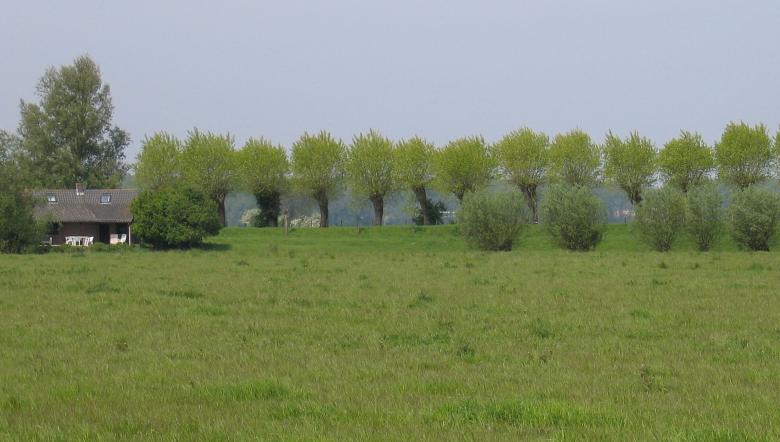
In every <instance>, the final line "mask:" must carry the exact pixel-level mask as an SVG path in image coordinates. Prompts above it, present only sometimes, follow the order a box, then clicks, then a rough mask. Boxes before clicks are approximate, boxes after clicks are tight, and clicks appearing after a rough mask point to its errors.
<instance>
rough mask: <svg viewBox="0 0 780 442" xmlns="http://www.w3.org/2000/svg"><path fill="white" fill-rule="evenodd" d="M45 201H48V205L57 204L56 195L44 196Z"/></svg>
mask: <svg viewBox="0 0 780 442" xmlns="http://www.w3.org/2000/svg"><path fill="white" fill-rule="evenodd" d="M46 199H47V200H49V202H50V203H56V202H57V195H55V194H53V193H50V194H48V195H46Z"/></svg>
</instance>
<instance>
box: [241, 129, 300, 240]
mask: <svg viewBox="0 0 780 442" xmlns="http://www.w3.org/2000/svg"><path fill="white" fill-rule="evenodd" d="M238 170H239V177H240V181H241V187H242V188H243V189H244V190H246V191H247V192H249V193H251V194H252V195H254V196H255V200H256V201H257V205H258V206H259V207H260V216H261V217H262V219H263V224H264V225H266V226H269V227H277V226H278V225H279V213H280V211H281V204H282V193H283V192H285V190H286V189H287V186H288V180H289V176H288V175H289V173H290V161H289V160H288V159H287V152H286V151H285V150H284V147H282V146H275V145H274V144H273V143H271V142H270V141H268V140H266V139H263V138H260V139H257V138H251V139H249V141H247V142H246V144H245V145H244V147H243V148H242V149H241V150H240V151H239V152H238Z"/></svg>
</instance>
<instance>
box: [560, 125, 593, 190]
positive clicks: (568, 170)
mask: <svg viewBox="0 0 780 442" xmlns="http://www.w3.org/2000/svg"><path fill="white" fill-rule="evenodd" d="M600 164H601V152H600V149H599V146H598V145H596V144H595V143H593V141H592V140H591V138H590V135H588V134H587V133H585V132H583V131H582V130H580V129H574V130H572V131H570V132H569V133H566V134H558V135H556V136H555V138H554V139H553V142H552V144H551V145H550V173H551V175H553V176H554V177H556V178H557V179H559V180H561V181H563V182H565V183H567V184H571V185H579V186H591V185H593V184H595V183H596V182H597V181H598V179H599V166H600Z"/></svg>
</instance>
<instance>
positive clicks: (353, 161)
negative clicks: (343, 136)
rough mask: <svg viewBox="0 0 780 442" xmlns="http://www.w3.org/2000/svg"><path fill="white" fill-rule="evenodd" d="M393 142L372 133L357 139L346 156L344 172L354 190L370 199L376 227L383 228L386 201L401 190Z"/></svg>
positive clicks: (355, 138)
mask: <svg viewBox="0 0 780 442" xmlns="http://www.w3.org/2000/svg"><path fill="white" fill-rule="evenodd" d="M395 158H396V156H395V147H394V146H393V143H392V141H390V140H389V139H387V138H385V137H383V136H382V135H380V134H379V133H378V132H376V131H374V130H371V131H369V132H368V133H367V134H359V135H356V136H355V137H354V138H353V140H352V146H351V147H350V149H349V151H348V152H347V159H346V163H345V169H346V172H347V179H348V181H349V184H350V186H351V187H352V190H353V192H354V193H355V194H357V195H364V196H367V197H368V198H369V199H370V200H371V202H372V203H373V205H374V225H381V224H382V216H383V212H384V197H385V195H387V193H388V192H390V191H392V190H394V189H396V188H397V187H398V184H397V180H396V176H395V171H394V164H395Z"/></svg>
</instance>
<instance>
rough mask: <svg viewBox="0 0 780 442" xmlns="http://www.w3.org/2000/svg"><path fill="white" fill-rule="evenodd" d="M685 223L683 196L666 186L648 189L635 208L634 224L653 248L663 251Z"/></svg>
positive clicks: (668, 247) (669, 247) (669, 245)
mask: <svg viewBox="0 0 780 442" xmlns="http://www.w3.org/2000/svg"><path fill="white" fill-rule="evenodd" d="M684 223H685V197H684V196H683V194H682V192H680V191H679V190H677V189H675V188H673V187H671V186H666V187H664V188H662V189H650V190H648V191H647V192H646V195H645V198H644V199H643V200H642V202H641V203H640V204H639V206H638V207H637V209H636V224H637V226H639V232H640V233H641V234H642V237H643V239H644V240H645V241H646V242H647V243H648V244H649V245H650V246H651V247H652V248H654V249H655V250H657V251H659V252H665V251H667V250H669V249H671V248H672V243H673V242H674V239H675V238H676V237H677V234H678V233H679V232H680V230H681V229H682V227H683V225H684Z"/></svg>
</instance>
